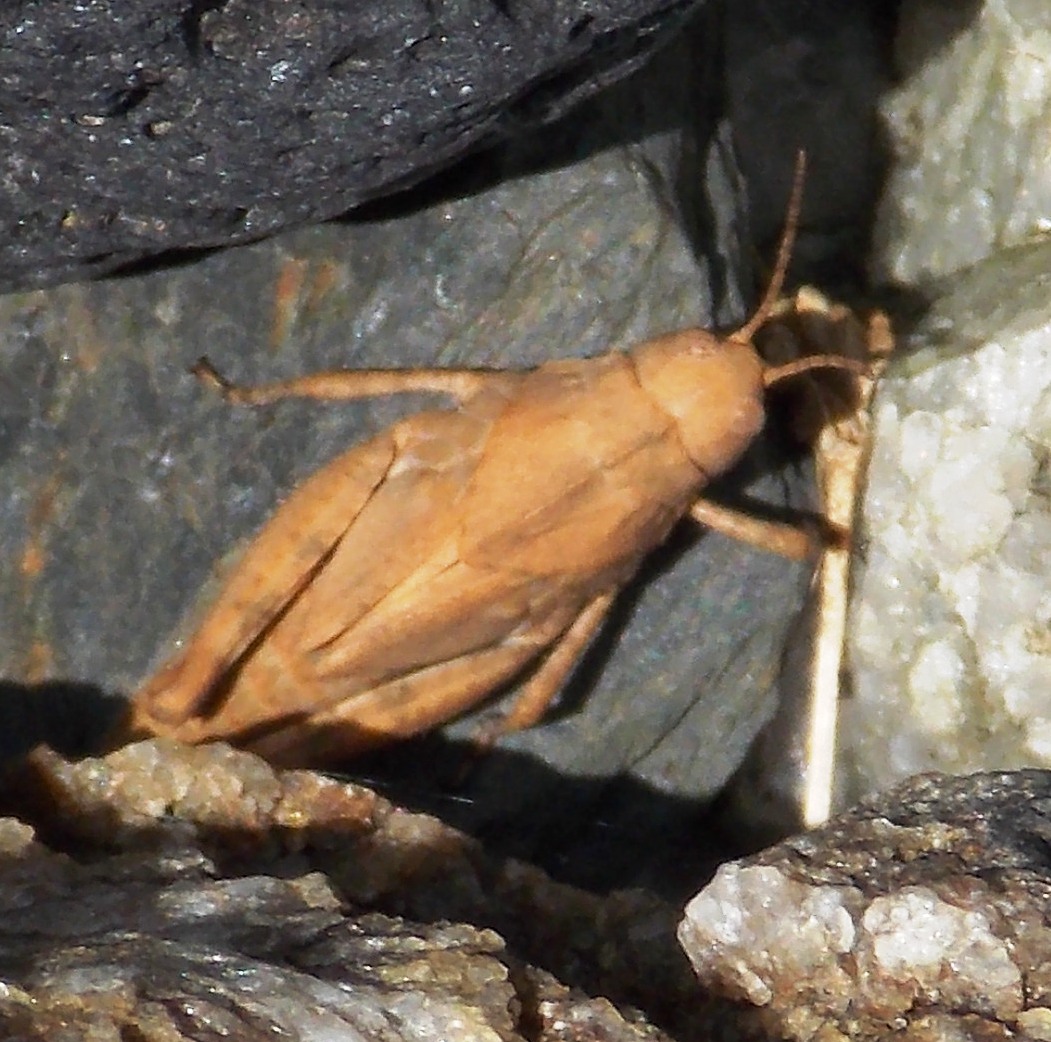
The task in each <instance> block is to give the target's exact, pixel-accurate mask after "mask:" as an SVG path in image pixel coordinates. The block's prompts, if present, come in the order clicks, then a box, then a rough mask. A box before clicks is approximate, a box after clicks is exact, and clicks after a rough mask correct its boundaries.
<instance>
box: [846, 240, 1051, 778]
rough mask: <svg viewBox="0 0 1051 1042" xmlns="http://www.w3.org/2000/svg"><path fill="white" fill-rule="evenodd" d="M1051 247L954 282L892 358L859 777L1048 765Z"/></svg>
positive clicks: (859, 635)
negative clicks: (1050, 294)
mask: <svg viewBox="0 0 1051 1042" xmlns="http://www.w3.org/2000/svg"><path fill="white" fill-rule="evenodd" d="M1049 269H1051V245H1049V244H1047V243H1040V244H1034V245H1031V246H1022V247H1017V248H1015V249H1013V250H1004V251H1001V252H1000V253H998V254H997V255H996V256H994V257H991V258H989V259H988V260H986V261H984V262H983V263H981V264H979V265H976V266H975V267H973V268H971V269H970V270H968V271H967V272H965V273H962V274H959V275H957V276H956V277H955V278H954V279H953V280H952V282H951V284H949V285H948V286H946V293H945V296H944V297H942V298H941V299H939V300H938V302H937V303H936V305H935V306H934V307H933V309H932V310H931V312H930V313H929V314H928V315H927V316H926V317H925V319H924V320H923V322H922V323H921V325H920V326H919V328H918V329H917V330H916V331H915V332H914V334H913V335H912V336H911V338H910V340H909V343H908V344H906V345H905V346H904V348H903V351H902V354H901V357H900V358H899V359H898V360H897V361H896V362H895V363H894V364H893V365H892V366H891V369H890V370H889V372H888V374H887V375H886V376H885V378H884V380H883V382H882V384H881V386H880V388H879V390H878V392H877V398H876V404H875V408H874V411H873V429H874V441H875V444H874V448H873V454H872V460H871V465H870V469H869V483H868V490H867V492H866V495H865V499H864V503H863V519H862V522H861V531H860V533H859V534H860V541H859V546H860V554H859V558H858V565H857V572H856V577H855V602H854V609H853V637H852V648H851V662H852V665H853V673H854V675H853V698H852V699H851V700H850V701H849V702H848V703H847V705H846V707H845V730H844V743H845V745H846V747H847V750H848V755H849V757H850V761H851V770H852V771H853V772H854V775H855V781H854V784H855V787H856V788H857V789H860V790H861V791H871V790H872V789H875V788H879V787H881V786H885V785H888V784H891V783H893V782H895V781H897V780H899V779H901V778H904V777H907V776H908V775H909V774H913V773H915V772H917V771H924V770H949V771H961V772H964V771H973V770H979V769H991V768H1009V767H1019V766H1048V765H1051V725H1049V721H1051V641H1049V640H1048V633H1049V630H1048V626H1049V620H1051V597H1049V594H1048V590H1047V574H1048V568H1049V564H1051V489H1049V487H1048V483H1047V467H1048V459H1049V453H1051V375H1049V374H1051V308H1049V306H1048V288H1049V285H1051V283H1049V279H1048V274H1047V273H1048V271H1049Z"/></svg>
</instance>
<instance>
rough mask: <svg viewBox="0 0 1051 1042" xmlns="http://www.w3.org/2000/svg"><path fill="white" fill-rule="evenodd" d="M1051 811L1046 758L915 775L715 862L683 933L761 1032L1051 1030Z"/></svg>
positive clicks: (715, 981)
mask: <svg viewBox="0 0 1051 1042" xmlns="http://www.w3.org/2000/svg"><path fill="white" fill-rule="evenodd" d="M1049 815H1051V774H1048V773H1047V772H1045V771H1022V772H1019V773H1017V774H1010V773H1002V774H977V775H972V776H970V777H966V778H950V777H947V776H942V775H930V776H927V777H921V778H917V779H914V780H913V781H911V782H909V783H907V784H905V785H902V786H899V787H898V788H896V789H893V790H891V791H889V792H887V793H884V794H882V795H880V796H878V797H874V798H872V799H870V800H867V801H865V802H863V803H862V804H860V805H859V806H858V807H856V808H854V809H853V810H852V811H850V812H848V813H846V814H844V815H842V816H840V817H839V818H836V819H835V820H833V821H832V822H831V823H830V824H829V825H828V826H827V827H826V828H823V829H820V830H817V831H815V832H812V833H809V834H807V835H804V836H800V837H798V838H795V839H791V840H788V841H787V842H785V843H783V844H780V845H779V846H777V847H774V848H771V849H770V850H768V851H765V852H764V853H762V854H760V855H758V856H757V857H754V858H750V859H748V860H747V861H743V862H737V863H730V864H727V865H725V866H723V867H722V868H721V869H720V870H719V872H718V873H717V875H716V877H715V879H714V880H713V881H712V882H711V883H710V884H709V885H708V886H707V887H706V888H705V889H704V890H702V891H701V893H700V894H698V895H697V897H696V898H694V900H693V901H692V902H691V903H690V904H689V906H688V907H687V909H686V917H685V919H684V920H683V922H682V924H681V925H680V928H679V936H680V939H681V941H682V943H683V945H684V947H685V948H686V951H687V953H688V954H689V956H690V959H691V961H692V962H693V965H694V968H695V969H696V971H697V973H698V975H699V977H700V980H701V983H702V984H703V985H704V986H705V987H706V988H710V989H712V991H713V992H715V993H717V994H721V995H723V996H725V997H726V998H727V999H728V1000H730V1002H731V1003H732V1004H733V1008H735V1009H736V1010H737V1011H738V1012H740V1013H741V1015H742V1018H743V1019H742V1021H741V1025H742V1027H743V1030H745V1032H746V1033H747V1032H748V1031H749V1028H748V1027H746V1026H745V1025H747V1024H748V1023H749V1022H750V1023H751V1029H750V1030H751V1031H752V1032H755V1034H757V1035H759V1036H760V1037H774V1038H790V1039H799V1040H803V1039H830V1038H840V1039H852V1040H854V1039H857V1040H861V1039H877V1038H886V1037H887V1036H888V1034H890V1033H893V1035H894V1037H896V1038H905V1039H916V1040H919V1039H924V1040H927V1042H935V1040H939V1042H941V1040H944V1042H950V1040H960V1039H984V1040H993V1039H1008V1038H1015V1037H1019V1036H1024V1037H1030V1038H1037V1039H1043V1038H1047V1037H1049V1035H1048V1025H1049V1024H1051V974H1049V973H1048V966H1051V923H1049V920H1048V914H1047V906H1048V897H1049V895H1051V865H1049V861H1048V857H1047V838H1048V834H1049ZM749 1009H750V1012H748V1010H749Z"/></svg>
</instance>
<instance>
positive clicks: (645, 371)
mask: <svg viewBox="0 0 1051 1042" xmlns="http://www.w3.org/2000/svg"><path fill="white" fill-rule="evenodd" d="M632 358H633V359H634V362H635V370H636V372H637V373H638V377H639V383H640V384H641V385H642V387H643V389H644V390H645V391H646V392H647V394H649V396H650V398H651V399H652V400H653V401H654V402H655V403H656V404H657V405H658V406H659V407H660V408H661V410H662V411H664V412H665V413H667V414H668V415H669V416H671V417H672V419H673V420H674V421H675V424H676V427H677V428H678V434H679V438H680V439H681V441H682V443H683V445H684V447H685V448H686V452H687V454H688V455H689V457H690V459H691V460H693V462H694V464H695V465H696V466H697V467H698V468H699V469H700V470H701V472H702V473H703V474H705V475H706V476H707V477H708V478H712V477H714V476H715V475H716V474H720V473H722V472H723V471H724V470H727V469H729V468H730V467H731V466H733V464H734V463H735V462H736V460H737V459H738V457H740V456H741V454H742V453H743V452H744V450H745V449H747V448H748V446H749V444H750V443H751V441H752V439H753V438H754V437H755V436H756V435H757V434H758V433H759V431H760V429H761V428H762V426H763V420H764V418H765V409H764V407H763V392H764V388H765V380H764V370H763V363H762V361H761V360H760V358H759V355H758V354H757V353H756V350H755V348H754V347H753V346H752V345H751V343H749V342H748V341H745V340H737V339H735V338H734V337H730V338H728V339H725V340H721V339H720V338H719V337H717V336H715V334H713V333H709V332H707V331H705V330H703V329H685V330H682V331H681V332H678V333H669V334H667V335H666V336H661V337H657V338H656V339H654V340H647V341H646V343H644V344H640V345H639V346H638V347H636V348H635V349H634V350H633V351H632Z"/></svg>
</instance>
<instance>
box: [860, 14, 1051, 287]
mask: <svg viewBox="0 0 1051 1042" xmlns="http://www.w3.org/2000/svg"><path fill="white" fill-rule="evenodd" d="M900 8H901V10H900V16H899V24H898V42H897V47H896V53H895V63H896V65H897V73H898V81H899V85H898V87H897V88H896V89H895V90H894V91H893V92H892V93H891V94H889V95H888V97H887V99H886V101H885V102H884V104H883V114H884V127H885V130H886V134H887V138H888V145H889V148H890V151H891V152H892V154H893V156H894V160H893V162H892V163H891V165H890V170H889V176H888V180H887V184H886V186H885V189H884V195H883V202H882V203H881V205H880V208H879V213H878V215H877V219H876V223H875V225H874V228H875V241H874V243H873V258H872V263H871V268H872V272H873V275H874V277H875V278H876V280H877V281H893V282H897V283H901V284H904V285H914V284H916V283H922V282H925V281H928V280H930V279H931V278H932V277H937V276H939V275H947V274H949V273H950V272H953V271H956V270H958V269H960V268H964V267H966V266H967V265H969V264H973V263H974V262H975V261H977V260H979V259H981V258H982V257H985V256H988V255H989V254H990V253H992V252H994V251H996V250H998V249H1002V248H1004V247H1008V246H1014V245H1018V244H1019V243H1022V242H1025V241H1026V240H1028V239H1030V238H1032V237H1033V236H1034V235H1039V234H1041V233H1043V232H1046V231H1047V230H1048V213H1049V212H1051V168H1049V165H1048V162H1047V150H1048V129H1047V128H1048V126H1049V125H1051V74H1049V70H1051V10H1049V9H1048V8H1047V6H1046V5H1044V4H1040V3H1036V4H1034V3H1031V2H1030V0H992V2H991V0H977V2H973V3H961V4H947V3H943V2H942V0H906V2H905V3H903V4H901V5H900Z"/></svg>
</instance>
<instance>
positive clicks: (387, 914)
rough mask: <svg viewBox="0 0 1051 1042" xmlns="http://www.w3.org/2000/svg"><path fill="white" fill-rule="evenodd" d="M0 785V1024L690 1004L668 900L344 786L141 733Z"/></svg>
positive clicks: (385, 1030)
mask: <svg viewBox="0 0 1051 1042" xmlns="http://www.w3.org/2000/svg"><path fill="white" fill-rule="evenodd" d="M7 782H8V785H7V787H6V788H5V790H4V793H5V799H4V804H5V805H4V808H3V809H4V811H5V812H8V813H11V812H14V813H17V814H18V815H19V817H17V818H16V817H7V818H4V819H2V820H0V909H2V912H3V914H2V916H0V919H2V925H0V978H2V981H3V988H2V989H0V1027H2V1029H3V1033H4V1037H8V1038H10V1037H20V1038H21V1037H26V1038H45V1037H48V1038H54V1037H59V1036H58V1035H55V1034H52V1033H51V1032H57V1031H59V1030H60V1028H61V1030H63V1031H64V1032H66V1035H65V1036H63V1037H77V1038H96V1037H98V1038H104V1037H112V1035H107V1034H106V1033H107V1032H110V1033H112V1034H113V1035H115V1034H117V1033H121V1034H123V1035H128V1034H135V1036H136V1037H144V1038H162V1037H163V1038H179V1039H182V1038H185V1039H201V1038H205V1037H209V1038H210V1037H213V1036H214V1035H215V1034H217V1033H221V1034H226V1035H229V1036H232V1037H236V1038H238V1039H244V1040H246V1042H250V1040H252V1039H256V1038H258V1039H263V1038H272V1037H273V1036H274V1033H275V1032H277V1033H280V1034H282V1036H283V1037H285V1036H287V1037H289V1038H294V1039H298V1038H304V1039H305V1038H315V1037H318V1036H319V1035H321V1034H325V1033H328V1034H331V1036H332V1037H337V1036H338V1037H340V1038H344V1037H346V1038H356V1039H365V1040H371V1039H376V1040H377V1042H378V1040H380V1039H382V1040H384V1042H391V1040H400V1039H412V1040H424V1039H436V1040H437V1039H441V1040H467V1039H471V1040H479V1042H481V1040H490V1039H491V1040H494V1042H495V1040H513V1039H520V1038H525V1037H528V1038H539V1039H547V1040H551V1042H554V1040H556V1039H563V1038H569V1037H572V1038H573V1039H580V1040H588V1039H595V1040H596V1042H598V1040H599V1039H602V1040H610V1042H614V1040H620V1042H642V1040H646V1039H649V1040H661V1039H666V1038H668V1037H669V1036H667V1035H665V1034H664V1033H663V1031H661V1030H659V1029H658V1028H657V1027H655V1026H653V1025H652V1024H647V1023H645V1021H643V1020H640V1019H639V1017H638V1014H637V1013H632V1015H631V1018H630V1020H629V1019H626V1018H625V1016H624V1015H623V1013H621V1012H619V1011H618V1009H617V1007H616V1006H615V1005H614V1003H613V1002H612V1001H610V1000H611V999H614V1000H616V1001H619V1002H621V1003H623V1002H624V1000H625V999H626V998H629V997H630V999H632V1000H635V1001H638V1002H640V1003H643V1004H645V1005H647V1006H649V1008H650V1011H651V1015H652V1016H655V1017H660V1018H666V1019H668V1020H669V1022H670V1023H673V1024H674V1023H678V1024H679V1025H680V1026H682V1025H683V1024H686V1023H688V1022H689V1017H690V1016H691V1013H690V1010H691V1006H690V1005H689V1004H688V1003H682V1004H680V1003H679V1000H680V999H681V998H682V997H683V996H684V995H685V994H686V989H685V987H684V985H685V984H687V983H688V981H687V974H686V972H685V970H686V968H685V966H684V965H683V963H682V962H681V959H680V958H676V955H677V953H676V952H675V951H674V947H673V945H672V943H671V942H672V935H671V931H672V922H673V920H672V915H671V910H670V909H669V908H666V907H663V906H660V905H659V904H658V903H656V902H653V901H652V899H645V898H643V897H641V895H627V894H625V895H620V897H619V898H611V899H609V900H608V901H603V900H600V899H598V898H595V897H593V896H590V895H587V894H583V893H581V892H578V891H573V890H571V889H570V888H568V887H560V886H558V885H557V884H553V883H551V882H550V880H548V879H547V878H546V877H545V876H544V875H543V874H542V873H540V872H538V871H537V870H535V869H531V868H529V867H527V866H525V865H514V864H508V863H504V864H501V863H499V862H497V861H492V860H490V859H488V858H487V857H486V856H485V855H484V854H483V853H482V852H481V850H480V848H479V846H478V844H477V843H475V842H473V841H471V840H469V839H467V838H466V837H464V836H463V835H461V834H458V833H456V832H455V831H454V830H452V829H449V828H447V827H445V826H442V825H441V824H440V823H438V822H437V821H435V820H434V819H427V818H424V817H423V816H420V815H411V814H408V813H406V812H404V811H400V810H398V809H397V808H395V807H393V806H391V805H390V804H388V803H386V801H384V800H381V799H379V798H378V797H376V796H375V795H374V794H372V793H370V792H369V791H368V790H365V789H363V788H361V787H359V786H355V785H347V784H342V783H338V782H336V781H334V780H332V779H328V778H324V777H321V776H318V775H314V774H310V773H308V772H284V773H277V772H274V771H272V770H271V769H270V768H269V767H267V765H266V764H264V763H263V762H262V761H260V760H258V759H257V758H256V757H253V756H250V755H248V754H245V753H238V752H235V751H233V750H231V749H229V748H227V747H224V746H210V747H205V748H200V749H189V748H180V747H176V746H173V745H171V744H169V743H163V742H148V743H142V744H140V745H136V746H131V747H128V748H126V749H124V750H122V751H121V752H119V753H116V754H114V755H112V756H111V757H109V758H108V759H105V760H93V761H84V762H82V763H79V764H70V763H67V762H65V761H63V760H62V759H61V758H59V757H57V756H55V755H53V754H47V753H38V754H37V755H36V757H35V759H34V760H33V761H32V763H31V764H29V765H28V766H27V767H25V768H24V769H23V771H22V773H21V774H19V775H18V776H17V777H9V778H8V779H7ZM487 920H488V921H489V923H487V922H486V921H487ZM497 923H502V924H504V926H505V927H506V929H507V932H506V933H504V935H503V936H501V935H500V934H498V933H497V932H496V930H495V929H494V928H493V926H495V924H497ZM489 924H492V925H489ZM505 938H506V940H505ZM640 970H641V971H642V976H640V977H636V976H635V974H636V973H637V972H638V971H640ZM561 971H565V973H566V981H567V983H565V984H564V983H560V982H559V981H558V979H557V978H556V976H555V974H557V973H560V972H561ZM567 984H572V985H573V988H572V989H570V988H569V987H568V986H567ZM592 987H598V988H600V989H601V991H591V992H589V988H592ZM676 1018H678V1021H676ZM567 1032H568V1033H567ZM574 1032H575V1033H574ZM328 1034H326V1037H328Z"/></svg>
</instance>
